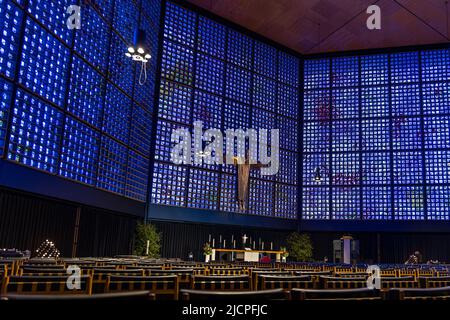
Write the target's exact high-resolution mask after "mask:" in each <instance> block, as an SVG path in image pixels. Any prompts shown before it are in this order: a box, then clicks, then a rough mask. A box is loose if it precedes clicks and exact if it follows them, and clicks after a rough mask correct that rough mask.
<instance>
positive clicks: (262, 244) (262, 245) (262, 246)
mask: <svg viewBox="0 0 450 320" xmlns="http://www.w3.org/2000/svg"><path fill="white" fill-rule="evenodd" d="M261 248H262V249H263V250H264V241H263V242H262V243H261Z"/></svg>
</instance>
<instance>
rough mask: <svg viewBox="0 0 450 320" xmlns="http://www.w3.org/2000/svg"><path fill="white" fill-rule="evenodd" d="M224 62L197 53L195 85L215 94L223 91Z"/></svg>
mask: <svg viewBox="0 0 450 320" xmlns="http://www.w3.org/2000/svg"><path fill="white" fill-rule="evenodd" d="M223 72H224V63H223V62H222V61H220V60H217V59H214V58H212V57H209V56H206V55H202V54H198V55H197V70H196V77H195V86H196V87H197V88H199V89H202V90H206V91H209V92H211V93H215V94H222V92H223Z"/></svg>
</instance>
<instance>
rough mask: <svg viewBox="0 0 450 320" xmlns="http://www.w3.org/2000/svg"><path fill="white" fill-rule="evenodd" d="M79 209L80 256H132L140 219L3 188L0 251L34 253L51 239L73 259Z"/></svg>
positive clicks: (0, 190) (78, 253)
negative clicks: (14, 250) (44, 242)
mask: <svg viewBox="0 0 450 320" xmlns="http://www.w3.org/2000/svg"><path fill="white" fill-rule="evenodd" d="M78 208H79V209H78ZM78 210H79V228H78V241H77V242H78V243H77V246H76V247H75V252H76V255H77V256H113V255H116V254H130V253H132V246H133V235H134V230H135V226H136V223H137V221H139V219H140V218H138V217H136V216H131V215H122V214H118V213H115V212H111V211H105V210H101V209H96V208H91V207H83V206H82V207H79V206H78V205H77V204H71V203H66V202H61V201H58V200H54V199H50V198H43V197H39V196H35V195H31V194H25V193H21V192H16V191H11V190H5V189H0V248H17V249H19V250H31V251H34V250H36V249H37V248H38V247H39V245H40V244H41V243H42V242H43V241H44V240H46V239H49V240H51V241H53V242H54V243H55V245H56V247H57V248H58V249H59V250H60V251H61V255H62V256H65V257H70V256H72V253H73V243H74V236H75V232H76V230H77V228H76V222H77V211H78Z"/></svg>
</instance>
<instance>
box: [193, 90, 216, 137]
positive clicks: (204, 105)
mask: <svg viewBox="0 0 450 320" xmlns="http://www.w3.org/2000/svg"><path fill="white" fill-rule="evenodd" d="M222 105H223V99H222V98H221V97H219V96H215V95H212V94H209V93H206V92H202V91H196V92H195V96H194V110H193V114H192V120H193V121H194V122H195V121H201V122H202V124H203V128H204V129H221V127H222Z"/></svg>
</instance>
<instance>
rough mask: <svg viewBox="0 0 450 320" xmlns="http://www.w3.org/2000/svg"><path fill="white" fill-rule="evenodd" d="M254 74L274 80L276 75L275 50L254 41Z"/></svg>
mask: <svg viewBox="0 0 450 320" xmlns="http://www.w3.org/2000/svg"><path fill="white" fill-rule="evenodd" d="M254 63H255V65H254V66H253V68H254V70H255V72H257V73H259V74H263V75H265V76H266V77H269V78H272V79H275V78H276V75H277V50H276V49H275V48H274V47H272V46H269V45H267V44H265V43H262V42H260V41H255V61H254Z"/></svg>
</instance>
